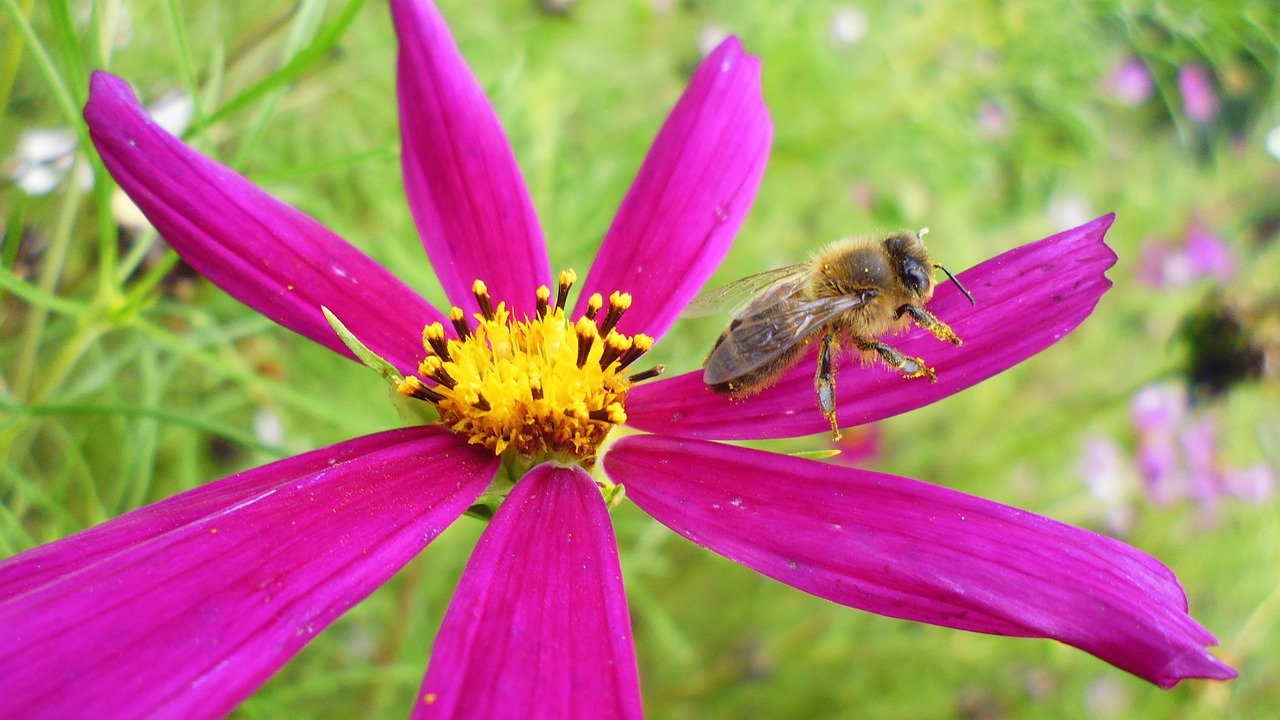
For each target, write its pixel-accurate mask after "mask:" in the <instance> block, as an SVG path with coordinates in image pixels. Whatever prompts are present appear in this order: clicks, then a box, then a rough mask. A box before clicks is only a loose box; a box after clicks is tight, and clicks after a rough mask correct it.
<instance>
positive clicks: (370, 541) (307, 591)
mask: <svg viewBox="0 0 1280 720" xmlns="http://www.w3.org/2000/svg"><path fill="white" fill-rule="evenodd" d="M497 466H498V460H497V459H496V458H495V457H493V455H492V454H491V453H488V452H486V451H483V450H480V449H477V448H474V447H471V446H468V445H467V444H466V441H465V439H460V438H458V437H457V436H455V435H453V434H452V433H448V432H446V431H443V430H440V429H437V428H425V427H416V428H408V429H404V430H392V431H390V432H384V433H380V434H377V435H370V436H367V437H363V438H358V439H356V440H351V441H349V442H345V443H342V444H339V445H334V446H332V447H329V448H325V449H322V450H316V451H314V452H310V453H307V454H305V455H300V456H298V457H294V458H290V459H288V460H282V461H280V462H277V463H273V464H271V465H267V466H264V467H260V468H257V469H255V470H249V471H247V472H244V473H241V474H239V475H234V476H232V477H229V478H226V479H224V480H220V481H218V482H214V483H210V484H209V485H205V486H203V487H199V488H196V489H195V490H191V491H189V492H186V493H183V494H181V495H178V496H176V497H173V498H170V499H169V500H166V501H164V502H160V503H157V504H155V505H151V506H148V507H145V508H141V509H139V510H136V511H134V512H131V513H128V514H126V515H123V516H121V517H119V518H116V519H115V520H112V521H110V522H107V523H105V524H103V525H100V526H98V527H95V528H92V529H90V530H86V531H85V532H83V533H80V534H77V535H73V536H71V537H69V538H66V539H64V540H60V541H58V542H55V543H52V544H50V545H46V546H43V547H40V548H36V549H34V550H31V551H29V552H25V553H22V554H20V555H17V556H15V557H13V558H10V559H8V560H6V561H4V562H3V563H0V637H4V639H5V641H4V643H3V644H0V717H30V716H39V717H50V718H63V717H98V718H102V717H126V716H127V717H182V718H214V717H222V716H223V715H225V714H226V713H227V712H229V711H230V710H231V709H232V708H234V707H235V706H236V705H237V704H239V703H240V702H241V701H242V700H244V698H245V697H247V696H248V695H249V694H250V693H251V692H253V690H254V689H255V688H257V687H258V686H259V685H261V684H262V682H263V681H265V680H266V679H267V678H268V677H270V675H271V674H272V673H274V672H275V671H276V670H277V669H279V668H280V666H281V665H283V664H284V663H285V662H286V661H287V660H288V659H289V658H290V657H292V656H293V654H294V653H296V652H297V651H298V650H299V649H300V648H301V647H302V646H303V645H305V644H306V643H307V642H309V641H310V640H311V639H312V638H313V637H315V636H316V634H318V633H319V632H320V631H321V630H323V629H324V628H325V627H326V626H328V624H329V623H330V622H332V621H333V620H334V619H335V618H337V617H338V616H339V615H341V614H342V613H343V612H345V611H346V610H347V609H348V608H350V607H351V606H352V605H354V604H355V603H357V602H359V601H360V600H361V599H362V598H364V597H365V596H366V595H368V594H369V593H370V592H372V591H373V590H374V589H375V588H376V587H378V586H379V585H381V584H382V583H383V582H384V581H386V580H387V578H389V577H391V575H393V574H394V573H395V572H396V571H397V570H398V569H399V568H400V567H401V566H402V565H404V564H405V563H406V562H407V561H408V560H409V559H410V558H412V557H413V556H414V555H416V554H417V553H418V552H419V551H420V550H422V548H424V547H426V545H427V543H429V542H431V540H433V539H434V538H435V537H436V536H437V535H438V534H439V533H440V532H441V531H442V530H443V529H444V528H445V527H446V526H448V525H449V523H451V522H453V520H454V519H456V518H457V517H458V516H459V515H460V514H461V513H463V512H464V511H465V510H466V509H467V508H468V507H469V506H470V505H471V503H472V502H474V500H475V499H476V498H477V497H478V496H479V495H480V493H481V492H483V490H484V488H485V487H486V485H488V483H489V482H490V481H492V479H493V477H494V474H495V473H496V471H497Z"/></svg>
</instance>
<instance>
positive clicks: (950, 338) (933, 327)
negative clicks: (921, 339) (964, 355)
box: [897, 305, 963, 345]
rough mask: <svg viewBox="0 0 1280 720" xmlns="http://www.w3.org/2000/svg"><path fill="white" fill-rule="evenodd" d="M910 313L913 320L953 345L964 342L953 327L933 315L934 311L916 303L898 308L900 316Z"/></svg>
mask: <svg viewBox="0 0 1280 720" xmlns="http://www.w3.org/2000/svg"><path fill="white" fill-rule="evenodd" d="M903 315H910V316H911V319H912V320H915V321H916V324H917V325H919V326H920V327H922V328H924V329H925V330H928V331H929V332H931V333H933V336H934V337H936V338H938V339H939V340H942V341H944V342H949V343H951V344H952V345H959V344H960V343H961V342H963V341H962V340H961V339H960V336H959V335H956V333H955V331H954V330H952V329H951V327H950V326H948V325H947V324H946V323H944V322H942V321H941V320H939V319H938V318H936V317H934V316H933V313H931V312H929V311H928V310H925V309H924V308H922V307H919V306H916V305H903V306H902V307H900V308H898V315H897V316H898V317H902V316H903Z"/></svg>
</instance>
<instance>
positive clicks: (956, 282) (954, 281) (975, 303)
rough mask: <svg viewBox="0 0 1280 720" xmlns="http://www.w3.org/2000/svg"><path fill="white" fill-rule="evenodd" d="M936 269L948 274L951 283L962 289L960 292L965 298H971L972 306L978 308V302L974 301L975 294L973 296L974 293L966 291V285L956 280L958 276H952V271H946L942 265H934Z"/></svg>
mask: <svg viewBox="0 0 1280 720" xmlns="http://www.w3.org/2000/svg"><path fill="white" fill-rule="evenodd" d="M934 267H936V268H938V269H939V270H941V271H942V272H944V273H946V274H947V277H949V278H951V282H953V283H955V284H956V287H958V288H960V292H962V293H964V296H965V297H967V298H969V304H970V305H974V306H976V305H977V304H978V303H977V301H975V300H974V299H973V294H972V293H970V292H969V291H968V290H966V289H965V287H964V285H961V284H960V281H959V280H957V279H956V276H955V275H952V274H951V271H950V270H948V269H946V268H945V267H943V266H942V265H934Z"/></svg>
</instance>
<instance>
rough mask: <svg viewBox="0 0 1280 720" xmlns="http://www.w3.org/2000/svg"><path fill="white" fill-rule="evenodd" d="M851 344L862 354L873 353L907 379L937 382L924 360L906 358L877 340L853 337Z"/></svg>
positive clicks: (931, 369) (936, 376) (936, 377)
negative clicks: (921, 378)
mask: <svg viewBox="0 0 1280 720" xmlns="http://www.w3.org/2000/svg"><path fill="white" fill-rule="evenodd" d="M853 344H854V345H857V346H858V349H859V350H862V351H863V352H874V353H876V354H877V355H879V356H880V359H881V360H884V361H885V362H886V363H888V364H889V366H890V367H893V368H896V369H898V370H901V371H902V372H903V374H905V375H906V376H907V377H909V378H918V377H925V378H929V382H936V381H937V380H938V373H936V372H934V369H933V368H931V367H929V366H928V365H925V364H924V358H913V357H907V356H906V355H903V354H902V353H900V352H898V351H897V350H895V349H893V348H891V347H889V346H888V345H885V344H884V343H882V342H880V341H879V340H867V339H865V338H860V337H855V338H854V339H853Z"/></svg>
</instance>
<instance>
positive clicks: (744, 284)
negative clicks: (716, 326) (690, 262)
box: [680, 263, 809, 318]
mask: <svg viewBox="0 0 1280 720" xmlns="http://www.w3.org/2000/svg"><path fill="white" fill-rule="evenodd" d="M808 267H809V266H808V265H807V264H804V263H800V264H798V265H787V266H786V267H780V268H775V269H773V270H765V271H764V272H762V273H756V274H755V275H748V276H747V277H744V278H741V279H738V280H734V281H733V282H731V283H729V284H728V285H721V286H720V287H715V288H711V289H710V290H703V291H702V292H700V293H698V295H697V297H695V298H694V299H693V300H691V301H690V302H689V304H688V305H686V306H685V307H684V309H683V310H681V311H680V317H682V318H696V317H706V316H708V315H719V314H721V313H732V312H735V311H737V310H740V309H742V308H743V307H745V306H746V304H747V303H748V302H750V301H751V300H754V299H755V298H757V297H759V296H760V294H761V293H763V292H764V291H765V290H767V289H768V288H770V287H772V286H774V285H777V284H778V283H782V282H790V281H794V280H796V279H797V278H799V277H801V276H802V275H803V274H804V273H805V271H806V269H807V268H808Z"/></svg>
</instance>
